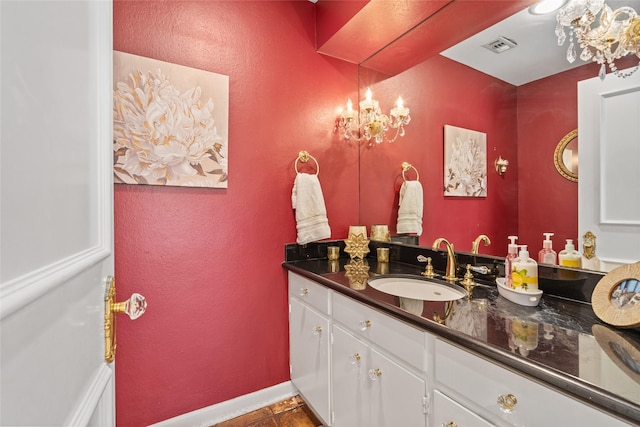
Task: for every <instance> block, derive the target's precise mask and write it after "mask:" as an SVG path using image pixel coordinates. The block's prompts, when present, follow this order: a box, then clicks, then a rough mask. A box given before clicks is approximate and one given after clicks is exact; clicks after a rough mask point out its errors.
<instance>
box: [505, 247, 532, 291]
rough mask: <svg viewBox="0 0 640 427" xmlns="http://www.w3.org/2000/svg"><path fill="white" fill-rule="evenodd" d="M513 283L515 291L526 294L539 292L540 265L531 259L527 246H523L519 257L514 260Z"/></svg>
mask: <svg viewBox="0 0 640 427" xmlns="http://www.w3.org/2000/svg"><path fill="white" fill-rule="evenodd" d="M511 283H512V285H513V289H516V290H519V291H524V292H535V291H537V290H538V263H537V262H536V261H535V260H534V259H533V258H529V251H528V250H527V245H521V249H520V253H519V254H518V257H517V258H516V259H514V260H513V264H512V273H511Z"/></svg>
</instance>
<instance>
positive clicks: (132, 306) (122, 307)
mask: <svg viewBox="0 0 640 427" xmlns="http://www.w3.org/2000/svg"><path fill="white" fill-rule="evenodd" d="M146 310H147V300H146V298H145V297H143V296H142V295H140V294H137V293H133V294H131V298H129V299H128V300H126V301H123V302H116V303H113V304H112V305H111V311H113V312H114V313H126V314H127V315H128V316H129V319H131V320H136V319H137V318H138V317H140V316H142V315H143V314H144V312H145V311H146Z"/></svg>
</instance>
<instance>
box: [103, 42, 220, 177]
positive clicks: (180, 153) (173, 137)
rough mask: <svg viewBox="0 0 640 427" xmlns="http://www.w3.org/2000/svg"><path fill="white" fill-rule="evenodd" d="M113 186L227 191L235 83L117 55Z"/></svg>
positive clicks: (164, 64)
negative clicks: (232, 87)
mask: <svg viewBox="0 0 640 427" xmlns="http://www.w3.org/2000/svg"><path fill="white" fill-rule="evenodd" d="M113 80H114V91H113V159H114V160H113V172H114V181H115V182H116V183H123V184H147V185H167V186H184V187H209V188H227V183H228V152H229V147H228V144H229V141H228V128H229V77H228V76H225V75H221V74H216V73H211V72H207V71H202V70H198V69H195V68H189V67H184V66H181V65H176V64H171V63H168V62H162V61H157V60H155V59H151V58H145V57H141V56H136V55H131V54H128V53H123V52H117V51H116V52H114V56H113Z"/></svg>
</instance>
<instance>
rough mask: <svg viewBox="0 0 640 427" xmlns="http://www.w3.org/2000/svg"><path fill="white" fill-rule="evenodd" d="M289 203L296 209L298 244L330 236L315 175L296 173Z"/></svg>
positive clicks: (325, 211)
mask: <svg viewBox="0 0 640 427" xmlns="http://www.w3.org/2000/svg"><path fill="white" fill-rule="evenodd" d="M291 203H292V205H293V208H294V209H295V210H296V228H297V229H298V239H297V242H298V244H299V245H304V244H306V243H309V242H315V241H317V240H322V239H328V238H329V237H331V228H330V227H329V220H328V219H327V209H326V207H325V205H324V196H323V195H322V188H321V187H320V181H319V180H318V176H317V175H310V174H308V173H299V174H297V175H296V179H295V181H294V183H293V192H292V193H291Z"/></svg>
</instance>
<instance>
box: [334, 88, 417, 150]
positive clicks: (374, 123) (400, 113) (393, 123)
mask: <svg viewBox="0 0 640 427" xmlns="http://www.w3.org/2000/svg"><path fill="white" fill-rule="evenodd" d="M410 121H411V116H409V109H408V108H407V107H405V106H404V103H403V102H402V98H398V101H397V102H396V106H395V107H393V108H392V109H391V111H390V112H389V116H387V115H386V114H382V110H381V109H380V105H379V103H378V101H377V100H375V99H373V97H372V94H371V89H367V92H366V95H365V99H364V100H362V101H360V113H359V114H358V112H357V111H355V110H354V109H353V104H352V103H351V99H349V100H347V109H346V110H344V111H342V112H341V113H340V115H339V116H338V117H337V118H336V126H335V129H334V132H338V131H341V132H342V136H343V137H344V139H346V140H355V141H358V142H360V141H363V140H366V141H371V139H372V138H373V139H374V141H375V142H376V143H377V144H380V143H381V142H383V141H385V140H386V141H387V142H394V141H395V140H396V139H398V136H404V134H405V131H404V126H405V125H407V124H409V122H410ZM389 129H395V130H396V132H395V135H394V136H393V138H391V139H388V138H387V131H389Z"/></svg>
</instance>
